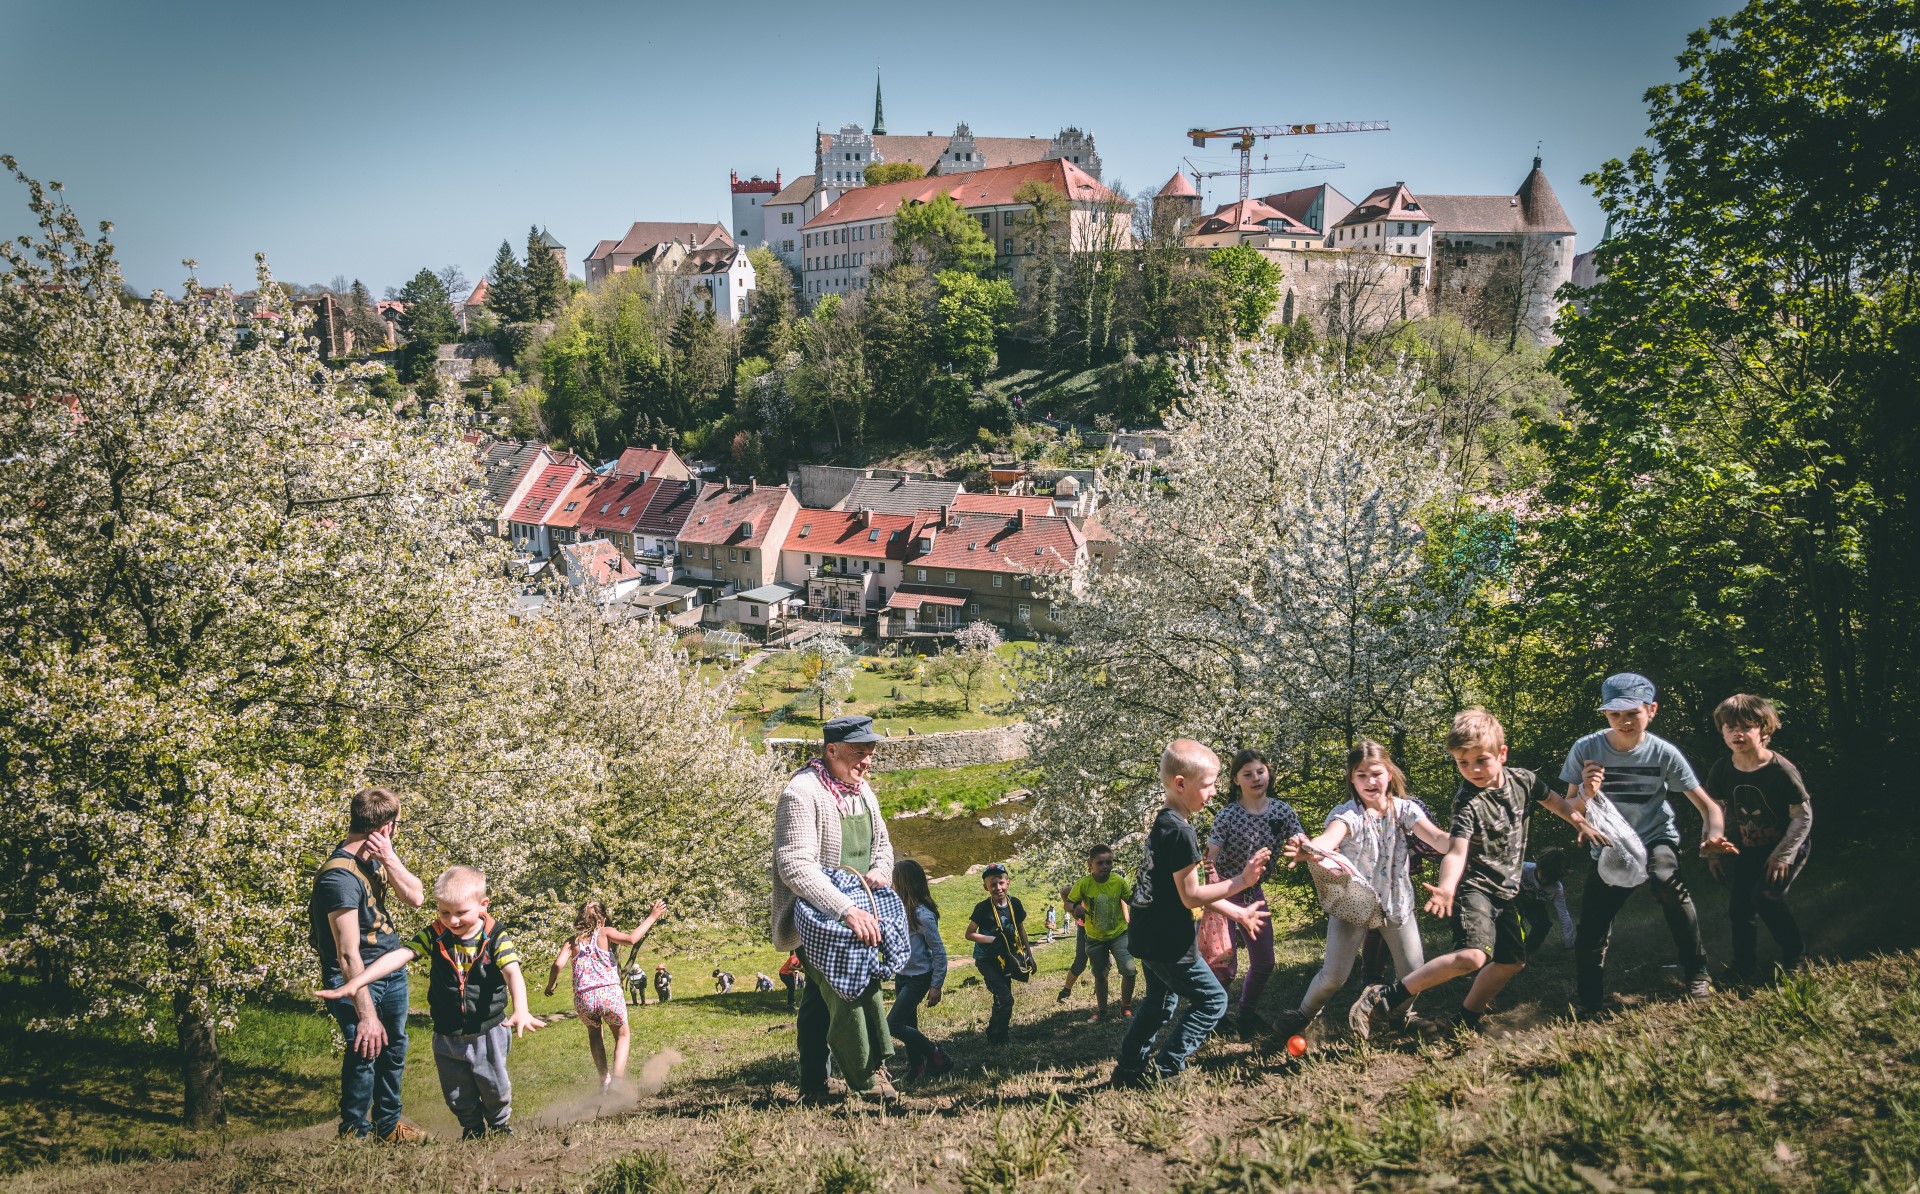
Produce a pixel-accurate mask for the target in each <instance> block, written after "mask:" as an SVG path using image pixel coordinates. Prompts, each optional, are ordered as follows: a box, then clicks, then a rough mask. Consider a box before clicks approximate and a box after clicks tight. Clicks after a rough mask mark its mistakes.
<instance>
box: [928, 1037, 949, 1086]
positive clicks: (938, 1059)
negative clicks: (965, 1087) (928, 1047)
mask: <svg viewBox="0 0 1920 1194" xmlns="http://www.w3.org/2000/svg"><path fill="white" fill-rule="evenodd" d="M927 1072H928V1073H929V1074H932V1075H933V1076H934V1077H936V1078H944V1077H946V1076H947V1075H948V1074H951V1073H953V1058H952V1057H950V1056H948V1055H947V1051H946V1050H945V1049H942V1048H940V1047H939V1046H938V1045H935V1046H934V1048H933V1063H932V1064H931V1065H929V1066H928V1067H927Z"/></svg>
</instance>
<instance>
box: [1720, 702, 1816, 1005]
mask: <svg viewBox="0 0 1920 1194" xmlns="http://www.w3.org/2000/svg"><path fill="white" fill-rule="evenodd" d="M1713 722H1714V724H1715V725H1717V726H1719V727H1720V736H1721V737H1722V738H1724V739H1725V740H1726V743H1727V749H1728V750H1729V751H1731V752H1732V753H1731V755H1730V756H1729V757H1727V758H1724V759H1721V760H1720V761H1719V762H1717V763H1715V764H1714V765H1713V769H1712V770H1711V771H1709V772H1708V773H1707V794H1708V795H1710V796H1712V797H1713V798H1714V799H1715V800H1716V801H1718V802H1719V803H1720V805H1721V807H1722V808H1724V809H1725V810H1726V818H1727V823H1728V825H1729V827H1730V829H1731V831H1732V833H1733V834H1735V835H1736V836H1737V837H1738V838H1739V839H1740V840H1739V843H1738V844H1739V846H1740V853H1738V854H1736V855H1734V856H1733V860H1732V862H1731V863H1730V864H1729V863H1723V862H1722V861H1721V860H1720V859H1718V858H1710V859H1708V861H1707V866H1708V867H1709V869H1711V870H1712V871H1713V873H1714V875H1715V876H1716V877H1719V876H1720V875H1722V873H1723V872H1725V873H1727V874H1729V875H1730V877H1731V878H1732V880H1733V892H1732V895H1731V897H1730V898H1729V899H1728V901H1727V913H1728V915H1729V916H1731V917H1732V918H1733V967H1732V976H1733V979H1734V981H1736V982H1741V983H1751V982H1754V981H1756V980H1757V979H1758V978H1759V977H1760V958H1759V950H1760V927H1759V925H1758V924H1756V923H1755V922H1756V921H1758V920H1764V921H1766V922H1767V931H1768V932H1770V933H1772V934H1773V940H1774V942H1775V944H1777V945H1779V947H1780V969H1781V970H1783V971H1787V972H1792V971H1793V970H1795V969H1798V968H1799V966H1800V963H1801V962H1802V960H1804V959H1805V957H1806V952H1807V943H1806V939H1805V938H1803V937H1802V936H1801V935H1800V925H1799V923H1798V922H1796V921H1795V920H1794V919H1793V913H1792V912H1791V911H1790V910H1788V908H1787V889H1788V888H1789V887H1792V886H1793V881H1794V879H1795V878H1797V877H1798V876H1799V874H1800V869H1801V868H1802V867H1804V866H1806V865H1807V852H1808V844H1807V840H1808V838H1809V837H1810V836H1811V835H1812V833H1813V801H1812V799H1811V798H1810V797H1808V795H1807V785H1806V782H1805V781H1804V780H1802V779H1801V778H1800V769H1799V768H1798V767H1795V766H1794V765H1793V764H1792V763H1790V762H1788V761H1787V756H1785V755H1783V754H1781V753H1779V752H1778V751H1776V750H1774V749H1772V746H1771V745H1770V744H1771V742H1772V740H1773V736H1774V734H1775V733H1777V732H1778V731H1779V729H1780V714H1779V713H1777V712H1776V711H1775V710H1774V707H1773V702H1772V701H1769V700H1768V699H1767V698H1765V697H1758V696H1751V695H1749V694H1747V693H1736V694H1735V695H1733V696H1730V697H1728V698H1727V699H1726V700H1724V701H1721V702H1720V704H1719V705H1718V707H1716V708H1715V709H1714V711H1713Z"/></svg>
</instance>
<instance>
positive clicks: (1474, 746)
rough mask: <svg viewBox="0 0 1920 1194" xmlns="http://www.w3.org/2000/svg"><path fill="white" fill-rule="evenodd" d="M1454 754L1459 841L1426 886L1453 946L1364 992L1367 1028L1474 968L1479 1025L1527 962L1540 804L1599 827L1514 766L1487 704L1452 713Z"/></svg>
mask: <svg viewBox="0 0 1920 1194" xmlns="http://www.w3.org/2000/svg"><path fill="white" fill-rule="evenodd" d="M1447 753H1448V754H1450V755H1452V756H1453V764H1454V766H1455V767H1456V768H1457V769H1458V770H1459V772H1460V786H1459V787H1458V788H1457V789H1455V791H1454V794H1453V817H1452V829H1451V831H1450V836H1451V837H1452V839H1453V844H1452V845H1451V846H1450V847H1448V849H1447V852H1446V854H1445V855H1443V856H1442V857H1441V859H1440V881H1439V882H1438V883H1423V884H1421V886H1423V887H1425V888H1426V889H1427V891H1428V893H1429V898H1428V900H1427V905H1426V907H1427V911H1428V912H1430V913H1432V914H1433V915H1435V916H1439V917H1443V918H1446V919H1450V920H1451V921H1452V922H1453V951H1452V952H1451V953H1446V954H1442V955H1441V956H1439V957H1437V958H1435V959H1433V960H1432V961H1430V962H1428V963H1426V964H1425V965H1423V966H1421V967H1420V968H1419V969H1418V970H1415V971H1414V972H1413V973H1412V974H1409V975H1407V976H1406V977H1405V978H1403V979H1400V980H1399V981H1398V982H1392V983H1381V984H1376V985H1374V986H1371V987H1368V988H1367V989H1366V990H1364V991H1362V992H1361V993H1360V998H1359V999H1358V1000H1356V1001H1355V1002H1354V1005H1353V1009H1352V1011H1351V1012H1350V1013H1349V1014H1348V1023H1349V1024H1351V1025H1352V1027H1353V1030H1354V1031H1355V1032H1357V1033H1359V1034H1360V1035H1361V1036H1362V1037H1366V1036H1371V1035H1372V1033H1373V1031H1374V1029H1376V1028H1379V1027H1382V1026H1383V1025H1389V1024H1395V1023H1399V1022H1403V1021H1404V1020H1405V1018H1406V1014H1407V1009H1408V1008H1410V1007H1412V1006H1413V998H1414V996H1416V995H1418V994H1420V993H1421V992H1422V991H1426V990H1430V989H1432V988H1434V987H1437V986H1439V985H1440V984H1442V983H1445V982H1449V981H1451V980H1453V979H1456V978H1459V977H1461V976H1463V975H1468V974H1471V975H1474V976H1475V977H1474V980H1473V985H1472V986H1471V987H1470V988H1468V990H1467V996H1466V998H1465V999H1464V1000H1462V1001H1461V1004H1460V1023H1461V1024H1463V1025H1464V1026H1465V1027H1467V1028H1469V1029H1474V1030H1478V1028H1479V1027H1480V1020H1481V1017H1483V1016H1484V1015H1485V1014H1486V1011H1487V1005H1488V1004H1490V1003H1492V1002H1493V997H1494V996H1495V995H1498V994H1499V993H1500V991H1501V989H1502V988H1503V987H1505V986H1506V985H1507V984H1508V983H1509V982H1511V981H1512V980H1513V976H1514V975H1516V974H1518V973H1520V972H1521V971H1522V970H1524V969H1526V965H1527V952H1526V941H1525V937H1524V934H1523V932H1522V927H1521V919H1520V908H1519V904H1518V900H1519V896H1520V878H1521V867H1522V865H1523V864H1524V863H1525V861H1526V857H1527V817H1528V815H1529V814H1530V813H1531V812H1532V811H1533V806H1534V805H1535V804H1542V805H1545V806H1546V807H1547V808H1548V809H1549V810H1551V811H1552V812H1553V813H1554V814H1555V815H1556V816H1558V817H1560V818H1561V819H1562V820H1565V821H1566V822H1567V823H1568V824H1570V825H1572V826H1573V827H1574V829H1576V830H1577V831H1579V834H1580V839H1581V840H1582V841H1594V840H1598V839H1599V836H1600V835H1599V834H1597V833H1595V832H1594V829H1593V827H1592V826H1591V825H1588V824H1587V820H1586V817H1585V815H1584V814H1583V813H1582V812H1581V811H1580V810H1579V809H1576V808H1574V807H1573V806H1571V805H1570V804H1568V803H1567V802H1566V801H1565V800H1562V799H1561V798H1560V797H1558V796H1556V795H1554V792H1553V789H1552V788H1551V787H1549V786H1548V785H1547V782H1546V781H1545V780H1543V779H1541V778H1540V777H1539V776H1538V775H1535V774H1534V773H1533V772H1531V771H1528V770H1525V769H1524V768H1520V767H1509V766H1507V732H1506V730H1505V728H1504V727H1502V726H1501V724H1500V722H1499V719H1498V718H1496V717H1494V716H1493V714H1491V713H1489V712H1487V711H1486V710H1485V709H1479V708H1474V709H1464V710H1462V711H1461V712H1459V713H1457V714H1455V715H1454V718H1453V729H1452V730H1451V731H1450V732H1449V733H1448V734H1447Z"/></svg>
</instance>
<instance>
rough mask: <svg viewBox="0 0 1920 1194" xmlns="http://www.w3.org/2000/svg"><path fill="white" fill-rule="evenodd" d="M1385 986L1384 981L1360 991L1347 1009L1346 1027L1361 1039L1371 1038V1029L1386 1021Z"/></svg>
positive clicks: (1380, 1025) (1382, 1024) (1381, 1025)
mask: <svg viewBox="0 0 1920 1194" xmlns="http://www.w3.org/2000/svg"><path fill="white" fill-rule="evenodd" d="M1387 1013H1388V1008H1387V987H1386V984H1385V983H1375V984H1374V985H1373V986H1371V987H1368V988H1367V989H1366V990H1364V991H1362V992H1360V998H1358V999H1356V1000H1354V1001H1353V1006H1352V1007H1351V1008H1349V1009H1348V1010H1347V1027H1348V1028H1351V1029H1353V1032H1354V1035H1355V1036H1358V1037H1359V1038H1360V1039H1361V1040H1363V1041H1365V1040H1371V1039H1373V1030H1374V1029H1376V1028H1380V1027H1383V1026H1384V1025H1385V1024H1386V1022H1387Z"/></svg>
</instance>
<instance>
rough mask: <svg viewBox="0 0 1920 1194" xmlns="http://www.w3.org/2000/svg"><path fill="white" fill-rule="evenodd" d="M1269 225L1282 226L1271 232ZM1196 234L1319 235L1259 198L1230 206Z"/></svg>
mask: <svg viewBox="0 0 1920 1194" xmlns="http://www.w3.org/2000/svg"><path fill="white" fill-rule="evenodd" d="M1269 223H1278V224H1279V227H1278V228H1277V229H1270V228H1269V227H1268V224H1269ZM1194 231H1195V232H1196V233H1199V234H1200V235H1202V236H1207V235H1212V234H1214V233H1219V232H1228V231H1244V232H1269V231H1277V232H1278V233H1279V234H1280V235H1282V236H1318V235H1319V234H1318V233H1316V232H1315V231H1314V230H1313V229H1311V228H1309V227H1307V226H1306V225H1305V224H1302V223H1301V222H1300V221H1298V220H1296V219H1294V218H1293V217H1292V216H1290V215H1288V214H1287V213H1286V212H1284V211H1281V210H1279V209H1278V208H1273V207H1268V206H1267V205H1266V204H1264V203H1262V202H1260V200H1258V199H1242V200H1240V201H1239V202H1236V203H1229V204H1227V205H1226V206H1225V207H1222V208H1221V209H1220V210H1219V211H1216V212H1214V213H1213V214H1212V215H1210V216H1208V217H1207V218H1206V219H1205V220H1202V221H1201V222H1200V226H1199V227H1198V228H1195V229H1194Z"/></svg>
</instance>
